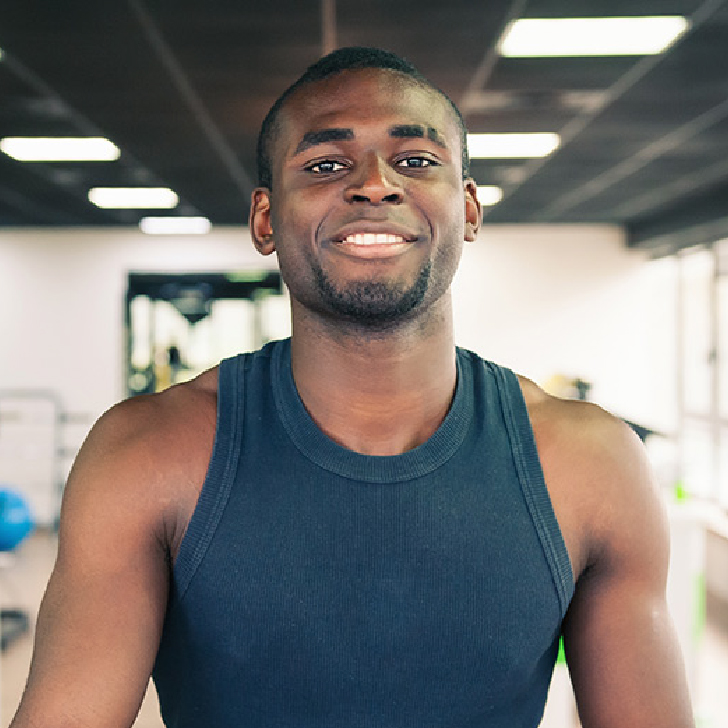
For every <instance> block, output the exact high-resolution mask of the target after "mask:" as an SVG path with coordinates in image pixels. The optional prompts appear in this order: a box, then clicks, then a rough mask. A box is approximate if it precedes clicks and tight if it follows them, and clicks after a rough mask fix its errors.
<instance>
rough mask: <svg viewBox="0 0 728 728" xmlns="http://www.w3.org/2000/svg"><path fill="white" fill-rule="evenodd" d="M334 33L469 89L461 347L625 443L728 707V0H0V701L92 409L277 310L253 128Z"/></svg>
mask: <svg viewBox="0 0 728 728" xmlns="http://www.w3.org/2000/svg"><path fill="white" fill-rule="evenodd" d="M585 14H586V16H585ZM347 45H376V46H380V47H383V48H386V49H388V50H392V51H394V52H396V53H398V54H400V55H403V56H405V57H407V58H408V59H409V60H411V61H412V62H413V63H414V64H415V65H416V66H417V67H418V68H419V69H420V70H421V71H422V72H423V73H424V75H426V76H427V77H428V78H430V79H431V80H432V81H433V82H434V83H435V84H436V85H437V86H439V87H440V88H441V89H442V90H443V91H445V92H446V93H447V94H448V95H449V96H450V97H451V98H452V99H453V100H454V101H455V102H456V103H457V104H458V106H459V107H460V108H461V110H462V112H463V114H464V117H465V120H466V123H467V125H468V128H469V131H470V133H471V135H470V136H469V138H468V145H469V148H470V152H471V156H472V157H473V162H472V173H473V176H474V178H475V180H476V182H477V183H478V186H479V194H480V197H481V200H482V201H483V203H484V213H483V223H484V224H483V229H482V231H481V234H480V236H479V239H478V241H476V242H475V243H472V244H469V245H468V246H467V247H466V249H465V253H464V259H463V264H462V265H461V268H460V271H459V273H458V275H457V277H456V280H455V282H454V286H453V292H454V303H455V316H456V335H457V340H458V343H459V344H460V345H462V346H465V347H467V348H470V349H473V350H474V351H477V352H478V353H479V354H481V355H482V356H484V357H486V358H489V359H492V360H495V361H497V362H499V363H501V364H504V365H506V366H509V367H511V368H512V369H515V370H517V371H519V372H520V373H523V374H525V375H526V376H528V377H530V378H532V379H534V380H535V381H536V382H538V383H539V384H540V385H542V386H543V387H545V388H546V389H547V390H549V391H551V392H553V393H555V394H558V395H560V396H566V397H576V398H582V399H590V400H593V401H595V402H597V403H599V404H600V405H602V406H604V407H606V408H607V409H609V410H611V411H612V412H614V413H615V414H617V415H619V416H620V417H622V418H624V419H625V420H627V421H628V422H629V423H630V424H631V425H632V426H633V427H634V429H635V430H636V431H637V432H638V434H639V435H640V436H641V437H642V438H643V440H644V441H645V445H646V447H647V448H648V452H649V454H650V457H651V459H652V461H653V465H654V468H655V472H656V475H657V478H658V481H659V483H660V485H661V487H662V489H663V490H664V494H665V498H666V501H667V503H668V508H669V513H670V517H671V521H672V525H673V556H672V567H671V576H670V579H671V581H670V600H671V608H672V611H673V617H674V619H675V621H676V623H677V625H678V629H679V632H680V637H681V642H682V644H683V649H684V651H685V654H686V661H687V665H688V672H689V677H690V682H691V689H692V690H693V697H694V702H695V708H696V716H697V719H698V722H699V724H700V725H702V726H710V727H718V726H725V725H728V696H726V694H725V692H726V691H725V689H724V686H725V684H726V681H728V64H727V63H726V60H727V58H726V55H727V53H728V51H727V50H726V49H728V0H632V1H631V2H626V1H625V0H610V2H606V0H604V1H602V0H595V1H594V2H590V3H588V4H585V3H577V2H573V0H530V1H528V0H489V1H488V2H485V0H478V1H475V0H451V1H449V2H447V3H444V2H436V1H434V0H418V1H417V2H415V1H414V0H389V1H388V2H384V1H372V2H352V1H351V0H304V1H297V2H294V1H293V0H284V1H282V2H277V3H268V4H263V5H261V4H259V3H255V4H254V3H251V2H245V1H241V0H238V1H236V2H232V1H230V0H211V1H210V2H207V3H204V5H203V4H202V3H195V2H190V0H176V1H175V2H170V1H169V0H126V1H125V2H119V3H111V4H100V3H93V2H90V0H71V1H69V2H66V3H62V4H58V3H57V4H51V3H35V2H28V1H27V0H4V2H3V6H2V12H1V13H0V557H1V559H0V605H1V606H2V607H3V621H2V624H3V645H2V646H3V651H2V658H1V660H0V725H2V726H6V725H7V724H8V723H9V720H10V717H11V716H12V713H13V711H14V709H15V707H16V705H17V701H18V699H19V696H20V691H21V690H22V686H23V683H24V680H25V676H26V674H27V666H28V660H29V655H30V649H31V644H32V633H33V623H34V619H35V612H36V610H37V605H38V601H39V599H40V596H41V594H42V591H43V588H44V586H45V581H46V580H47V577H48V573H49V571H50V568H51V567H52V563H53V558H54V554H55V538H56V534H55V528H56V524H57V518H58V508H59V504H60V498H61V495H62V491H63V483H64V482H65V478H66V475H67V473H68V469H69V467H70V465H71V463H72V461H73V458H74V457H75V454H76V452H77V450H78V447H79V446H80V445H81V443H82V441H83V438H84V436H85V434H86V432H87V431H88V429H89V427H90V426H91V424H92V423H93V421H94V420H95V419H96V418H97V417H98V416H99V415H100V414H101V413H102V412H103V411H105V410H106V409H107V408H108V407H110V406H111V405H112V404H113V403H114V402H116V401H118V400H119V399H121V398H123V397H127V396H134V395H136V394H139V393H143V392H152V391H158V390H160V389H163V388H165V387H167V386H169V385H170V384H173V383H175V382H179V381H184V380H185V379H188V378H190V377H192V376H194V375H195V374H197V373H199V372H200V371H203V370H204V369H206V368H208V367H210V366H213V365H214V364H215V363H216V362H217V361H218V360H219V359H220V358H222V357H224V356H229V355H232V354H234V353H236V352H238V351H242V350H248V349H252V348H256V347H257V346H259V345H260V344H262V343H264V342H265V341H268V340H270V339H273V338H279V337H282V336H286V335H287V334H288V331H289V328H288V300H287V295H286V291H285V287H284V286H283V284H282V283H281V280H280V277H279V275H278V271H277V269H276V267H275V261H274V260H272V259H270V258H262V257H260V256H258V255H257V254H256V253H255V251H254V250H253V248H252V245H251V241H250V234H249V231H248V230H247V227H246V221H247V215H248V206H249V199H250V192H251V190H252V189H253V187H254V186H255V184H256V170H255V141H256V137H257V133H258V129H259V126H260V123H261V122H262V120H263V117H264V115H265V113H266V111H267V110H268V108H269V107H270V105H271V104H272V103H273V101H274V100H275V99H276V97H277V96H278V95H279V94H280V93H281V92H282V91H283V90H284V89H285V88H286V87H287V86H288V85H289V84H290V83H292V82H293V81H294V80H295V79H296V78H297V77H298V76H299V75H300V73H301V72H302V71H303V70H304V68H305V67H306V66H307V65H309V64H310V63H312V62H314V61H315V60H316V59H317V58H318V57H319V56H320V55H322V54H323V53H325V52H328V51H330V50H333V49H334V48H337V47H341V46H347ZM3 494H4V495H3ZM567 679H568V678H567ZM552 693H553V695H552V698H553V699H552V700H551V701H550V707H549V711H550V712H548V713H547V717H546V718H545V722H544V725H550V726H554V728H570V727H571V726H573V725H576V719H575V717H574V714H573V713H574V711H573V705H572V704H570V703H569V701H568V685H567V684H566V682H565V679H564V672H563V667H559V668H557V673H556V676H555V680H554V687H553V690H552ZM564 696H567V697H564ZM137 725H138V726H139V727H140V728H152V727H155V726H159V725H161V723H160V721H159V718H158V715H157V711H156V706H155V704H154V696H153V694H151V693H150V696H149V700H148V701H147V703H146V704H145V707H144V709H143V712H142V714H141V715H140V718H139V721H138V723H137Z"/></svg>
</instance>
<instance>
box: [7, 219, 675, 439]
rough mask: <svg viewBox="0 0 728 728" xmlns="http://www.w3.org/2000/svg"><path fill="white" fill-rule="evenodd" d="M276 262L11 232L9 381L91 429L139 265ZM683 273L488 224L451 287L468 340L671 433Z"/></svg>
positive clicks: (206, 247) (234, 238) (577, 238)
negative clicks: (572, 380) (50, 399)
mask: <svg viewBox="0 0 728 728" xmlns="http://www.w3.org/2000/svg"><path fill="white" fill-rule="evenodd" d="M274 265H275V260H274V259H273V258H263V257H261V256H259V255H258V254H257V253H256V252H255V251H254V249H253V247H252V244H251V242H250V237H249V234H248V232H247V230H244V229H240V230H229V229H224V230H219V229H216V230H214V231H213V233H212V234H210V235H208V236H205V237H194V236H193V237H187V238H185V237H169V238H167V237H150V236H145V235H142V234H141V233H139V232H138V231H136V230H133V231H132V230H130V231H109V230H72V231H63V232H46V231H22V232H21V231H17V232H15V231H5V232H2V233H0V389H8V388H47V389H51V390H53V391H55V392H57V393H58V395H59V396H60V398H61V400H62V401H63V403H64V405H65V407H66V408H67V409H68V410H71V411H73V412H78V413H83V414H86V415H87V416H88V423H87V424H86V425H83V428H82V429H83V430H84V431H85V429H86V427H87V426H88V424H89V423H90V421H92V420H93V419H95V418H96V417H98V415H100V414H101V413H102V412H103V411H104V410H105V409H107V408H108V407H109V406H110V405H111V404H113V403H114V402H115V401H117V400H118V399H119V398H121V397H122V396H124V392H125V383H124V381H123V376H124V361H123V352H124V348H123V344H124V342H123V336H122V322H123V310H124V295H125V291H126V280H127V274H128V272H129V271H137V272H154V271H168V272H185V271H188V272H206V271H231V270H243V269H257V270H260V269H264V268H269V267H271V266H274ZM673 275H674V271H673V268H672V261H669V260H664V261H656V262H649V261H647V260H646V259H645V257H644V256H643V255H641V254H637V253H634V252H630V251H628V250H627V249H626V248H625V247H624V245H623V240H622V234H621V232H620V230H619V229H617V228H613V227H599V226H550V227H549V226H488V227H486V228H485V229H484V230H483V231H482V232H481V235H480V238H479V240H478V241H476V242H475V243H471V244H468V245H467V246H466V250H465V253H464V259H463V264H462V265H461V268H460V271H459V273H458V275H457V277H456V280H455V283H454V286H453V299H454V306H455V321H456V335H457V340H458V343H460V344H461V345H463V346H466V347H468V348H471V349H473V350H475V351H477V352H478V353H480V354H481V355H483V356H485V357H486V358H490V359H493V360H495V361H497V362H499V363H502V364H505V365H507V366H510V367H511V368H513V369H515V370H517V371H519V372H521V373H523V374H525V375H527V376H529V377H531V378H532V379H534V380H536V381H537V382H539V383H542V384H543V383H544V382H546V381H547V380H548V379H549V378H550V377H551V376H552V375H554V374H557V373H560V374H565V375H567V376H573V377H580V378H582V379H585V380H588V381H590V382H592V383H593V385H594V387H593V391H592V394H593V398H594V399H595V400H596V401H598V402H600V403H601V404H603V405H604V406H606V407H607V408H609V409H611V410H612V411H614V412H615V413H616V414H619V415H621V416H623V417H628V418H631V419H633V420H635V421H637V422H640V423H642V424H646V425H648V426H653V427H656V428H659V429H664V430H668V431H673V430H674V429H675V420H676V414H675V409H676V406H675V392H674V370H673V366H674V351H675V343H674V335H673V322H674V305H675V304H674V285H673ZM280 315H281V318H282V319H286V320H287V311H286V310H285V309H281V314H280ZM286 320H284V321H282V322H281V323H280V326H279V329H278V330H279V331H282V332H287V321H286ZM282 335H285V333H284V334H282ZM80 437H81V435H79V436H78V437H71V438H70V440H71V444H73V443H74V442H75V441H80ZM67 439H68V438H67Z"/></svg>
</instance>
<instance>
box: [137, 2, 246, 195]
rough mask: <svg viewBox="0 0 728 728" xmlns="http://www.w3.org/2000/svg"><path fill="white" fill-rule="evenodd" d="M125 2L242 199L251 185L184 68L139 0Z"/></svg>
mask: <svg viewBox="0 0 728 728" xmlns="http://www.w3.org/2000/svg"><path fill="white" fill-rule="evenodd" d="M127 2H128V5H129V7H130V9H131V11H132V14H133V15H134V17H135V18H136V20H137V21H138V23H139V26H140V27H141V30H142V33H143V35H144V37H145V38H146V40H147V42H148V43H149V46H150V48H151V49H152V51H153V52H154V54H155V55H156V57H157V58H158V59H159V61H160V63H161V64H162V66H163V67H164V68H165V70H166V71H167V73H168V74H169V78H170V80H171V81H172V84H173V85H174V87H175V89H177V91H178V92H179V94H180V96H181V97H182V99H183V101H184V103H185V104H186V105H187V107H188V108H189V110H190V113H191V114H192V118H193V119H194V120H195V121H196V122H197V124H198V126H199V127H200V129H201V131H202V133H203V136H204V138H205V140H206V141H207V143H208V144H209V145H210V147H212V149H213V150H214V151H215V153H216V154H217V157H218V159H219V160H220V162H221V163H222V165H223V167H224V168H225V169H226V170H227V172H228V174H229V175H230V178H231V179H232V180H233V182H234V183H235V186H236V188H237V191H238V193H239V194H240V196H241V198H243V199H245V198H248V197H250V194H251V192H252V191H253V186H254V185H253V182H252V180H251V178H250V176H249V175H248V173H247V172H246V170H245V169H244V168H243V166H242V165H241V164H240V163H239V162H238V160H237V158H236V156H235V153H234V152H233V150H232V149H231V147H230V145H229V144H228V142H227V140H226V139H225V137H224V135H223V134H222V133H221V132H220V129H219V128H218V126H217V125H216V124H215V121H214V120H213V119H212V117H211V116H210V113H209V112H208V110H207V108H206V107H205V105H204V104H203V102H202V101H201V99H200V97H199V95H198V94H197V92H196V91H195V90H194V88H193V87H192V84H191V83H190V81H189V79H188V78H187V75H186V74H185V71H184V70H183V69H182V67H181V65H180V64H179V62H178V61H177V58H176V57H175V55H174V52H173V51H172V49H171V48H170V47H169V44H168V43H167V42H166V41H165V39H164V38H163V37H162V34H161V33H160V32H159V29H158V28H157V26H156V24H155V23H154V20H153V19H152V18H151V16H150V15H149V13H148V12H147V10H146V9H145V8H144V6H143V4H142V3H141V2H140V0H127Z"/></svg>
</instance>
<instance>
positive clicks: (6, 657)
mask: <svg viewBox="0 0 728 728" xmlns="http://www.w3.org/2000/svg"><path fill="white" fill-rule="evenodd" d="M55 549H56V542H55V538H54V537H53V535H51V534H37V535H35V536H33V537H32V538H30V539H28V540H27V541H26V542H25V543H24V544H23V545H22V547H21V548H20V550H19V551H18V553H17V554H16V555H14V556H13V557H12V559H11V560H10V561H9V562H8V563H7V564H3V563H0V605H3V606H13V607H17V606H22V607H25V608H27V609H28V610H29V611H30V612H31V613H32V614H34V613H35V611H36V610H37V605H38V604H39V602H40V599H41V596H42V593H43V590H44V588H45V583H46V581H47V579H48V575H49V574H50V570H51V568H52V565H53V559H54V558H55ZM726 626H728V625H726ZM726 626H724V627H723V628H721V627H719V626H718V625H717V623H716V621H715V620H712V619H711V610H710V609H709V610H708V622H707V625H706V628H705V632H704V634H703V638H702V641H701V648H700V652H699V655H698V660H697V680H696V685H695V690H694V696H693V700H694V705H695V711H696V716H697V718H698V726H699V728H726V727H727V726H728V689H727V686H728V629H726ZM31 649H32V637H31V635H26V636H24V637H22V638H20V639H18V640H17V641H16V642H15V643H14V644H13V645H12V646H11V648H10V649H9V650H8V651H7V652H5V653H3V655H2V662H1V663H0V727H1V728H7V726H8V725H9V723H10V719H11V717H12V715H13V713H14V712H15V708H16V707H17V704H18V701H19V699H20V695H21V693H22V690H23V686H24V683H25V678H26V675H27V672H28V665H29V662H30V654H31ZM134 726H135V728H162V726H163V724H162V722H161V720H160V718H159V712H158V707H157V703H156V697H155V695H154V690H153V688H152V689H151V690H150V691H148V693H147V698H146V700H145V702H144V705H143V707H142V710H141V712H140V714H139V717H138V718H137V721H136V723H135V724H134ZM564 728H567V727H566V726H565V727H564Z"/></svg>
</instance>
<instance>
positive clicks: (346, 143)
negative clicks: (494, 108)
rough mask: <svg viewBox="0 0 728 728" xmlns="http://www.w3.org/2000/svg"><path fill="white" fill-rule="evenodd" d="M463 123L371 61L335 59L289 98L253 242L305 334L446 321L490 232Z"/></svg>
mask: <svg viewBox="0 0 728 728" xmlns="http://www.w3.org/2000/svg"><path fill="white" fill-rule="evenodd" d="M413 73H414V74H415V75H412V74H413ZM453 109H454V107H453V105H452V103H451V102H450V101H449V100H448V99H447V98H446V97H445V96H444V95H443V94H442V93H441V92H439V91H437V90H436V89H433V87H432V85H431V84H429V83H428V82H426V81H423V80H421V76H420V75H419V74H417V72H416V71H413V70H412V68H411V66H409V64H406V62H404V61H402V60H401V59H399V58H397V56H392V55H391V54H389V53H385V52H383V51H376V50H369V49H363V50H361V49H354V50H351V51H350V50H342V51H339V52H337V53H335V54H331V55H330V56H327V57H326V58H324V59H323V60H322V61H321V62H319V63H318V64H316V65H315V66H314V67H313V68H312V70H309V71H308V72H307V73H306V74H304V76H303V77H302V80H301V81H299V82H298V84H297V85H294V86H293V87H291V89H289V90H288V91H287V92H286V93H285V94H284V95H283V96H282V97H281V100H279V102H278V103H277V104H276V106H275V107H274V108H273V110H272V111H271V112H270V114H269V115H268V118H267V119H266V122H265V124H264V128H263V131H262V133H261V144H260V156H261V159H262V163H261V176H262V180H261V181H262V184H261V186H260V187H258V188H257V189H256V190H254V192H253V197H252V205H251V215H250V229H251V235H252V238H253V242H254V244H255V246H256V247H257V249H258V251H259V252H261V253H262V254H263V255H270V254H272V253H276V255H277V256H278V262H279V265H280V269H281V274H282V275H283V279H284V280H285V282H286V285H287V286H288V289H289V292H290V294H291V301H292V304H293V308H294V321H295V320H296V318H295V317H296V315H299V316H304V315H305V316H309V315H315V316H316V317H317V318H318V320H319V321H321V320H323V319H322V318H321V317H325V318H327V319H328V320H329V321H336V322H337V323H342V324H344V325H347V326H350V325H354V326H360V325H366V326H367V327H369V329H368V330H370V331H372V330H373V328H372V327H389V329H390V330H391V328H392V327H394V326H398V325H399V324H400V323H401V324H407V322H414V321H415V320H416V319H417V320H419V321H423V320H424V319H421V318H419V317H420V314H427V315H429V314H430V313H431V314H432V315H433V316H434V317H435V318H437V317H438V315H437V310H440V311H442V310H444V309H442V306H445V307H447V305H448V301H449V297H448V296H447V295H446V294H447V293H448V291H449V287H450V283H451V281H452V277H453V275H454V273H455V270H456V268H457V265H458V262H459V260H460V254H461V251H462V245H463V242H464V241H467V240H474V239H475V236H476V234H477V230H478V227H479V224H480V207H479V205H478V202H477V196H476V192H475V183H474V182H473V180H472V179H469V178H468V177H466V176H464V175H463V161H462V160H463V152H464V146H463V137H464V129H463V125H462V120H461V118H460V116H459V115H458V114H457V111H454V110H453ZM435 304H437V306H438V307H439V308H438V307H436V308H433V306H434V305H435ZM441 318H442V317H440V319H441ZM299 320H300V319H299Z"/></svg>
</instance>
